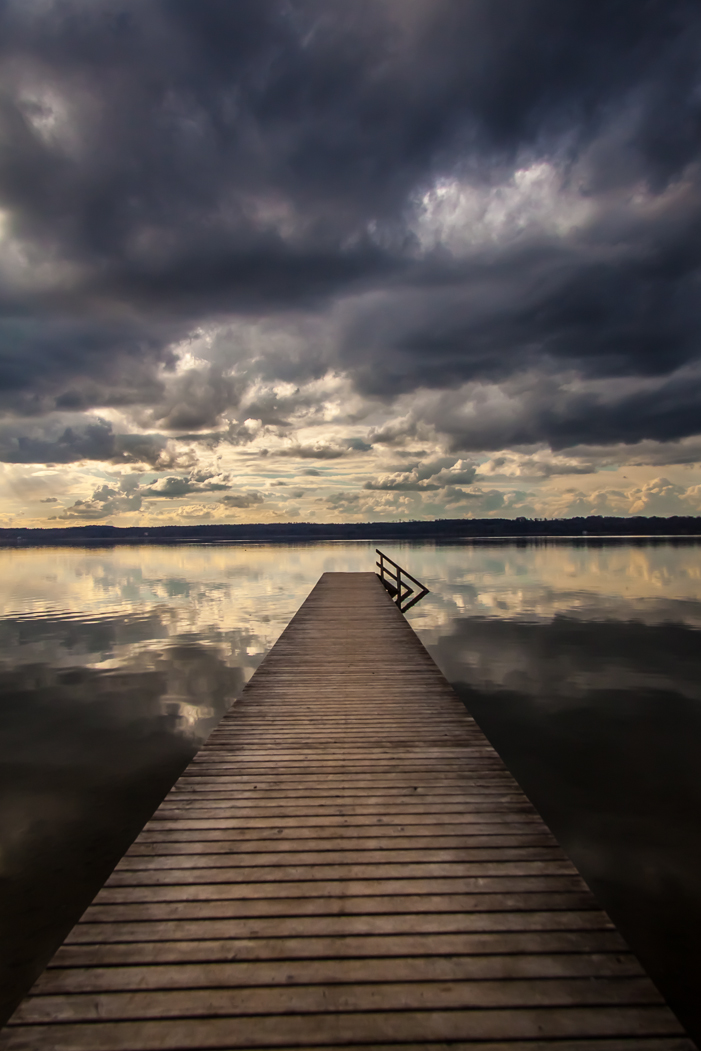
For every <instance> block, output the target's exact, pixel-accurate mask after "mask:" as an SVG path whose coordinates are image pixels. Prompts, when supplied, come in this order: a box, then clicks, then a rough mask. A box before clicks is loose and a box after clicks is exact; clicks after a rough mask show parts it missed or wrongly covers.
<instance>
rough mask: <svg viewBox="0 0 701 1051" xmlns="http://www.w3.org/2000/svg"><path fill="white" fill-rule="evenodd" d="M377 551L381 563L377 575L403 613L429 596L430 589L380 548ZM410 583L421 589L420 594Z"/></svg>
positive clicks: (378, 563) (378, 564) (378, 565)
mask: <svg viewBox="0 0 701 1051" xmlns="http://www.w3.org/2000/svg"><path fill="white" fill-rule="evenodd" d="M375 551H376V552H377V554H378V555H379V556H380V561H379V562H376V563H375V565H376V566H377V567H378V569H379V570H380V572H379V573H378V574H377V575H378V577H379V578H380V580H381V581H382V583H383V584H384V586H385V587H386V588H387V590H388V591H389V593H390V595H391V596H392V598H393V599H394V602H395V604H396V605H397V606H399V608H400V610H401V611H402V613H406V611H407V610H408V609H411V607H412V606H415V605H416V603H417V602H420V601H421V599H422V598H423V597H424V595H428V588H427V587H425V585H423V584H422V583H421V581H420V580H417V579H416V577H412V575H411V573H407V571H406V569H402V567H401V566H400V565H399V564H398V563H397V562H394V561H393V560H392V559H391V558H390V557H389V556H388V555H385V554H384V553H383V552H382V551H380V549H379V548H378V547H376V548H375ZM388 566H392V567H393V569H390V568H388ZM408 581H411V583H412V584H416V587H417V588H418V589H419V591H418V594H415V588H413V587H412V586H411V584H409V583H408ZM412 595H413V596H414V597H413V598H411V596H412ZM407 600H409V601H407Z"/></svg>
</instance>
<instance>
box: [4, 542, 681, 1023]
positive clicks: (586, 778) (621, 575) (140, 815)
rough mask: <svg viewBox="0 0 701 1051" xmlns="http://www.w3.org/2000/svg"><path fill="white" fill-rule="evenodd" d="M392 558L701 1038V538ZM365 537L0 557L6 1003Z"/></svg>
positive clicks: (422, 624)
mask: <svg viewBox="0 0 701 1051" xmlns="http://www.w3.org/2000/svg"><path fill="white" fill-rule="evenodd" d="M385 550H386V551H387V553H388V554H389V555H390V556H392V557H394V558H396V559H397V560H398V561H399V562H401V563H402V564H403V565H405V566H406V567H407V568H408V569H409V570H410V571H411V572H412V573H414V574H415V575H416V576H418V577H419V578H420V579H421V580H423V581H425V582H426V583H427V584H428V586H429V587H430V588H431V594H430V595H429V596H428V597H427V598H426V599H424V601H423V602H422V603H421V604H420V605H419V606H417V607H415V609H414V610H412V611H411V612H410V614H409V619H410V620H411V622H412V624H413V626H414V627H415V628H416V630H417V631H418V633H419V634H420V636H421V638H422V640H423V641H424V643H425V644H426V645H427V646H428V648H429V649H430V651H431V653H432V654H433V656H434V658H435V659H436V661H437V662H438V664H439V665H440V667H441V668H442V669H443V671H444V672H445V673H446V675H447V676H448V678H449V679H450V681H451V682H453V683H454V684H455V686H456V688H457V690H458V691H459V693H460V695H461V697H462V698H463V699H464V701H465V703H466V705H467V706H468V708H469V709H470V711H471V712H472V713H473V714H474V715H475V716H476V718H477V719H478V721H479V722H480V724H481V725H482V727H483V729H484V730H485V732H486V733H487V734H488V736H489V737H490V738H491V740H492V741H493V742H494V743H495V744H496V745H497V747H498V748H499V750H500V752H501V753H502V755H503V756H504V758H505V759H506V761H507V763H508V764H509V765H510V767H511V769H512V771H513V772H514V773H515V774H516V776H517V777H518V778H519V780H520V782H521V784H522V785H523V787H524V788H525V790H526V791H527V792H528V794H529V795H530V797H531V798H532V800H533V801H534V802H535V804H536V805H537V806H538V807H539V809H540V810H541V812H542V813H543V815H544V816H545V818H546V820H547V821H548V822H549V824H550V825H551V827H552V828H553V830H554V831H555V833H556V834H557V835H558V837H559V838H560V841H561V842H562V844H563V846H564V847H565V849H566V850H567V851H568V852H569V854H570V856H571V857H572V858H573V859H574V861H575V862H576V863H577V865H578V866H579V867H580V869H581V871H582V872H583V874H584V875H585V877H586V878H587V879H588V881H589V883H590V884H591V886H592V887H593V889H594V890H595V892H596V893H597V895H598V896H599V899H600V900H601V902H602V904H603V905H604V906H605V907H606V908H607V909H608V910H609V912H610V913H611V915H612V916H613V918H614V919H615V920H616V921H617V922H618V924H619V926H620V927H621V928H622V929H623V931H624V933H625V935H626V936H627V938H628V940H629V941H630V943H631V945H632V947H633V948H634V949H635V951H636V952H637V953H638V955H639V956H640V957H641V958H642V959H643V961H644V963H645V964H646V966H647V968H648V970H649V971H650V972H651V974H652V975H653V977H654V978H655V980H656V981H657V983H658V985H659V986H660V988H662V990H663V991H664V992H665V994H666V995H667V997H668V999H669V1000H670V1002H671V1003H672V1005H673V1006H674V1007H675V1009H676V1010H677V1012H678V1013H679V1014H680V1016H681V1017H682V1019H683V1020H684V1021H685V1022H686V1024H687V1026H688V1027H689V1028H690V1030H692V1031H693V1032H694V1033H695V1035H696V1039H697V1041H698V1040H699V1034H700V1033H701V1009H700V1008H699V1007H698V1006H697V1004H696V1001H697V1000H699V999H701V997H699V995H698V991H699V989H701V867H700V865H699V862H700V861H701V823H700V822H699V818H698V815H699V804H700V803H701V787H700V780H701V779H700V777H699V774H700V773H701V706H700V705H701V646H700V642H701V636H700V634H699V631H700V629H701V545H700V544H699V543H698V542H694V541H688V542H685V541H673V542H670V543H665V542H650V541H640V542H635V541H633V542H611V543H606V542H598V541H586V540H582V541H576V542H573V543H571V544H570V543H563V542H540V543H538V542H505V543H475V544H464V545H451V546H441V547H434V546H433V545H427V544H423V545H420V544H406V545H403V544H395V545H387V546H386V547H385ZM373 563H374V545H372V544H364V543H362V544H360V543H355V544H313V545H305V546H301V545H300V546H281V545H260V546H255V545H252V546H245V547H238V546H236V547H228V546H206V545H196V546H195V545H193V546H182V547H180V546H178V547H175V546H172V547H165V546H164V547H141V548H139V547H117V548H111V549H99V550H85V549H78V548H73V549H64V548H60V549H48V548H44V549H36V550H19V551H17V550H2V551H0V574H1V576H2V580H3V583H4V588H3V595H2V597H1V598H0V604H1V605H0V676H1V677H2V684H1V690H0V720H1V726H2V733H1V736H0V760H1V764H2V765H1V768H0V770H1V772H0V793H1V794H2V802H1V805H0V877H1V878H2V881H3V893H2V899H1V901H0V945H1V946H2V948H1V949H0V954H1V957H0V967H1V968H2V976H1V977H2V987H3V997H4V999H3V1003H2V1008H1V1009H0V1015H2V1016H4V1015H7V1014H9V1013H10V1010H11V1008H12V1006H13V1005H14V1003H15V1002H16V1001H17V999H18V998H19V997H20V996H21V994H22V993H23V992H24V991H25V989H26V988H27V987H28V985H29V984H31V981H32V980H33V978H34V977H35V976H36V974H37V973H38V972H39V971H40V970H41V969H42V967H43V966H44V964H45V963H46V961H47V959H48V958H49V957H50V955H51V953H52V952H53V950H54V949H55V948H56V946H57V944H59V943H60V942H61V940H62V939H63V937H64V936H65V934H66V933H67V931H68V929H69V928H70V927H71V925H72V924H73V923H74V922H75V920H76V919H77V918H78V916H79V915H80V913H81V912H82V911H83V909H84V908H85V906H86V905H87V904H88V902H89V900H90V899H91V898H92V896H93V894H94V893H95V892H96V890H97V889H98V887H99V886H100V884H101V883H102V882H103V880H104V879H105V878H106V876H107V875H108V873H109V871H110V870H111V868H112V866H113V865H114V864H115V862H116V861H117V859H118V858H119V856H120V855H121V854H122V853H123V851H124V850H125V849H126V847H127V846H128V845H129V843H130V842H131V840H132V839H133V838H134V836H135V835H136V834H137V832H138V831H139V829H140V827H141V825H142V824H143V823H144V821H145V820H146V819H147V818H148V816H149V815H150V814H151V813H152V811H153V810H154V808H155V807H156V806H157V804H158V802H159V801H160V799H161V798H162V796H163V795H164V794H165V792H166V791H167V790H168V788H169V787H170V785H171V784H172V782H173V780H174V779H175V777H176V776H177V774H178V773H179V771H180V769H181V768H182V767H183V766H184V765H185V763H186V762H187V761H188V759H189V758H190V756H191V755H192V754H193V753H194V751H195V750H196V749H197V748H198V747H199V745H200V744H201V743H202V741H204V739H205V738H206V737H207V735H208V734H209V733H210V731H211V730H212V728H213V727H214V726H215V725H216V723H217V721H218V719H219V718H220V717H221V715H222V714H223V712H224V711H225V710H226V708H227V707H228V705H229V704H230V703H231V701H232V700H233V698H234V697H235V696H236V695H237V694H238V693H239V692H240V690H241V688H242V686H243V684H244V682H245V681H246V679H247V678H248V677H250V675H251V674H252V673H253V672H254V670H255V668H256V667H257V665H258V664H259V662H260V660H261V659H262V657H263V656H264V654H265V653H266V651H267V650H268V649H269V647H270V646H271V645H272V643H273V642H274V641H275V639H276V638H277V636H278V635H279V634H280V632H281V630H282V629H283V628H284V626H285V625H286V623H287V622H288V621H289V619H290V617H291V616H292V615H293V613H294V612H295V611H296V609H297V608H298V607H299V605H300V603H301V602H302V600H303V599H304V598H305V597H306V595H307V594H308V592H309V591H310V589H311V587H312V586H313V584H314V583H315V582H316V580H317V579H318V577H319V575H320V574H321V573H322V572H324V571H325V570H368V569H371V568H372V567H373Z"/></svg>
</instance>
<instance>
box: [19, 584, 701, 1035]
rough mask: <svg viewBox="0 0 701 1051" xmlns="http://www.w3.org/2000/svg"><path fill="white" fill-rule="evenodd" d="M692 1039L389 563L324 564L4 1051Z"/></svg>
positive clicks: (25, 1006)
mask: <svg viewBox="0 0 701 1051" xmlns="http://www.w3.org/2000/svg"><path fill="white" fill-rule="evenodd" d="M359 1045H360V1046H366V1047H374V1048H382V1047H388V1048H389V1047H390V1046H391V1047H393V1048H397V1047H402V1048H404V1049H405V1051H409V1049H410V1048H419V1047H421V1048H436V1049H437V1048H439V1047H441V1048H443V1047H445V1046H446V1045H450V1047H452V1048H468V1047H469V1048H471V1049H472V1051H479V1049H484V1051H486V1049H487V1048H489V1051H515V1049H517V1048H520V1049H524V1051H525V1049H526V1048H528V1049H530V1051H539V1049H543V1051H544V1049H545V1048H547V1049H548V1051H624V1049H625V1051H633V1049H647V1051H682V1049H684V1051H688V1049H693V1045H692V1044H691V1043H690V1041H689V1040H688V1038H687V1037H685V1035H684V1033H683V1030H682V1029H681V1027H680V1025H679V1023H678V1022H677V1021H676V1019H675V1018H674V1017H673V1015H672V1014H671V1012H670V1011H669V1009H668V1008H667V1007H666V1006H665V1004H664V1002H663V1000H662V999H661V997H660V995H659V993H658V992H657V991H656V989H655V988H654V986H653V985H652V983H651V982H650V980H649V979H648V978H647V976H646V975H645V974H644V972H643V971H642V969H641V967H640V965H639V963H638V962H637V960H636V959H635V957H634V956H632V954H631V953H630V952H629V950H628V949H627V947H626V945H625V944H624V942H623V941H622V939H621V937H620V936H619V934H618V933H617V932H616V930H615V929H614V927H613V925H612V924H611V922H610V920H609V919H608V917H607V916H606V915H605V914H604V913H603V912H602V911H601V910H600V909H599V908H598V906H597V904H596V903H595V901H594V900H593V898H592V896H591V894H590V893H589V891H588V889H587V888H586V886H585V884H584V883H583V881H582V879H581V878H580V876H579V875H578V873H577V871H576V870H575V868H574V867H573V865H572V864H571V863H570V861H569V860H568V859H567V858H566V857H565V855H564V854H563V852H562V851H561V849H560V848H559V847H558V845H557V843H556V842H555V840H554V839H553V837H552V835H551V834H550V832H549V831H548V829H547V828H546V827H545V825H544V824H543V822H542V820H541V818H540V817H539V815H538V814H537V813H536V811H535V810H534V808H533V807H532V806H531V804H530V803H529V802H528V800H527V799H526V797H525V796H524V794H523V793H522V792H521V790H520V788H519V787H518V786H517V784H516V783H515V781H514V780H513V778H512V777H511V775H510V774H509V773H508V771H507V770H506V769H505V767H504V765H503V763H502V762H501V760H500V759H499V757H498V756H497V754H496V753H495V751H494V750H493V749H492V748H491V746H490V745H489V744H488V742H487V741H486V739H485V738H484V737H483V735H482V734H481V732H480V731H479V729H478V728H477V726H476V725H475V723H474V722H473V721H472V719H470V718H469V717H468V715H467V714H466V712H465V710H464V708H463V706H462V705H461V704H460V702H459V701H458V699H457V698H456V696H455V694H454V693H453V691H452V690H451V689H450V687H449V685H448V683H447V682H446V681H445V679H444V678H443V677H442V675H441V674H440V672H439V671H438V669H437V668H436V666H435V665H434V663H433V662H432V660H431V658H430V657H429V655H428V653H427V652H426V650H425V649H424V648H423V646H422V645H421V643H420V642H419V640H418V638H417V637H416V635H415V634H414V632H413V631H412V629H411V627H410V626H409V625H408V624H407V622H406V621H405V619H404V617H403V616H402V615H401V613H399V611H398V610H397V609H396V608H395V606H394V605H392V603H391V601H390V599H389V596H388V595H387V593H386V592H385V591H384V589H383V588H382V586H381V584H380V583H379V582H378V580H377V578H376V577H375V575H374V574H371V573H354V574H341V573H325V574H324V575H323V577H322V578H321V580H320V581H319V583H318V584H317V586H316V587H315V588H314V590H313V591H312V593H311V595H310V596H309V598H308V599H307V601H306V602H305V603H304V605H303V606H302V608H301V609H300V611H299V613H298V614H297V615H296V617H295V618H294V619H293V620H292V621H291V623H290V625H289V626H288V628H287V629H286V631H285V632H284V633H283V634H282V636H281V637H280V639H279V641H278V642H277V644H276V645H275V646H274V647H273V649H272V650H271V652H270V654H269V655H268V657H267V658H266V660H265V661H264V662H263V664H262V665H261V667H260V668H259V670H258V671H257V672H256V674H255V675H254V677H253V679H252V680H251V682H250V683H249V684H248V686H247V687H246V689H245V691H244V693H243V696H242V697H241V699H240V700H239V701H238V702H237V703H236V704H235V705H234V706H233V708H232V709H231V711H230V712H229V714H228V715H227V716H226V717H225V718H224V719H223V721H222V723H221V724H220V726H219V728H218V729H217V730H216V731H215V732H214V733H213V734H212V736H211V737H210V739H209V741H208V742H207V744H206V745H205V747H204V748H203V749H202V751H201V752H200V753H199V755H198V756H197V757H196V758H195V759H194V760H193V762H192V763H191V764H190V766H189V767H188V768H187V770H186V771H185V773H184V774H183V776H182V777H181V778H180V780H179V781H178V782H177V784H176V785H175V786H174V788H173V789H172V791H171V792H170V793H169V795H168V796H167V797H166V799H165V800H164V802H163V803H162V805H161V806H160V807H159V809H158V810H157V811H156V813H155V814H154V816H153V818H152V819H151V821H150V822H149V823H148V825H147V826H146V827H145V829H144V830H143V832H142V833H141V835H140V836H139V837H138V839H137V840H136V842H135V843H134V845H133V846H132V847H131V849H130V850H129V851H128V852H127V854H126V855H125V857H124V858H123V860H122V861H121V862H120V864H119V865H118V866H117V868H116V870H115V872H114V873H113V875H112V877H111V878H110V879H109V880H108V882H107V884H106V885H105V887H104V888H103V889H102V891H101V892H100V893H99V894H98V896H97V898H96V899H95V901H94V902H93V904H92V905H91V906H90V907H89V908H88V910H87V911H86V913H85V915H84V916H83V918H82V920H81V921H80V923H79V924H78V925H77V926H76V927H75V928H74V930H73V932H72V933H71V934H70V936H69V937H68V938H67V940H66V942H65V944H64V945H63V947H62V948H61V949H60V950H59V951H58V953H57V954H56V956H55V957H54V959H53V961H52V962H51V964H50V966H49V967H48V968H47V970H46V971H45V973H44V974H43V976H42V977H41V978H40V979H39V981H38V982H37V983H36V985H35V987H34V989H33V990H32V992H31V994H30V995H29V996H28V997H27V999H26V1000H25V1001H24V1002H23V1003H22V1004H21V1006H20V1007H19V1009H18V1010H17V1012H16V1013H15V1015H14V1017H13V1018H12V1019H11V1022H10V1024H9V1026H8V1027H7V1028H6V1029H5V1030H4V1032H3V1035H2V1037H0V1048H2V1049H4V1051H19V1049H39V1048H41V1049H51V1051H88V1049H89V1051H127V1049H128V1051H156V1049H158V1051H165V1049H172V1051H175V1049H182V1051H184V1049H193V1051H194V1049H200V1048H217V1049H220V1051H227V1049H230V1051H233V1049H234V1048H265V1047H270V1048H273V1047H274V1048H285V1047H290V1048H291V1047H296V1048H299V1047H334V1048H337V1049H340V1048H344V1047H346V1048H350V1047H358V1046H359Z"/></svg>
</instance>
